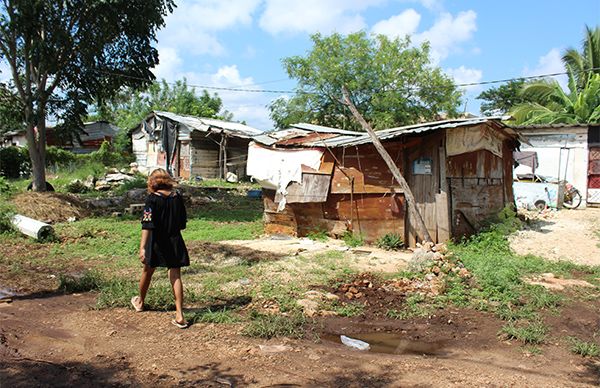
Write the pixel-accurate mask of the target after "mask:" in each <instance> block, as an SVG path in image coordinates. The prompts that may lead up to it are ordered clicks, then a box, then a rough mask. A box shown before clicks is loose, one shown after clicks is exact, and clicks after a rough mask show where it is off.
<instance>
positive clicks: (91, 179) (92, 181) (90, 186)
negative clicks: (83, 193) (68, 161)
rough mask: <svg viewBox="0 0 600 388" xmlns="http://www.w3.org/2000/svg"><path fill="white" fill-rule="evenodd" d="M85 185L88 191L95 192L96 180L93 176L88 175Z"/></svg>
mask: <svg viewBox="0 0 600 388" xmlns="http://www.w3.org/2000/svg"><path fill="white" fill-rule="evenodd" d="M83 185H84V186H85V187H87V188H88V190H93V189H94V187H95V186H96V178H94V176H93V175H88V177H87V178H85V181H84V182H83Z"/></svg>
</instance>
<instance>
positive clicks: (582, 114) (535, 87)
mask: <svg viewBox="0 0 600 388" xmlns="http://www.w3.org/2000/svg"><path fill="white" fill-rule="evenodd" d="M568 76H569V84H568V86H569V93H565V91H564V90H563V88H562V87H561V86H560V85H559V83H558V82H556V81H554V80H553V81H545V80H544V81H536V82H533V83H530V84H527V85H525V86H524V87H523V89H522V90H521V96H522V97H523V98H525V99H527V100H529V101H535V102H527V103H524V104H520V105H517V106H516V107H514V108H513V110H512V111H511V112H510V115H511V116H512V117H513V118H514V119H515V121H516V124H521V125H530V124H559V123H563V124H577V123H589V124H592V123H593V124H596V123H600V74H595V73H590V74H589V76H588V77H587V82H586V84H585V85H584V87H583V88H582V89H580V88H578V87H577V81H576V79H575V75H574V73H573V72H571V71H569V72H568Z"/></svg>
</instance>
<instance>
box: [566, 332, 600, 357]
mask: <svg viewBox="0 0 600 388" xmlns="http://www.w3.org/2000/svg"><path fill="white" fill-rule="evenodd" d="M567 340H568V341H569V343H570V345H571V347H570V348H569V350H571V352H573V353H575V354H579V355H581V356H583V357H598V356H600V346H598V345H597V344H595V343H594V342H587V341H582V340H580V339H579V338H576V337H568V338H567Z"/></svg>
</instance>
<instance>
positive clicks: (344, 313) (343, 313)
mask: <svg viewBox="0 0 600 388" xmlns="http://www.w3.org/2000/svg"><path fill="white" fill-rule="evenodd" d="M333 311H334V312H335V313H336V314H337V315H339V316H340V317H357V316H359V315H362V314H363V313H364V312H365V305H364V304H362V303H343V304H335V305H333Z"/></svg>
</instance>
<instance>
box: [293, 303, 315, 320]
mask: <svg viewBox="0 0 600 388" xmlns="http://www.w3.org/2000/svg"><path fill="white" fill-rule="evenodd" d="M296 304H297V305H298V306H300V307H302V310H303V311H304V315H306V316H308V317H313V316H315V314H317V312H318V311H319V302H317V301H315V300H312V299H299V300H297V301H296Z"/></svg>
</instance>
